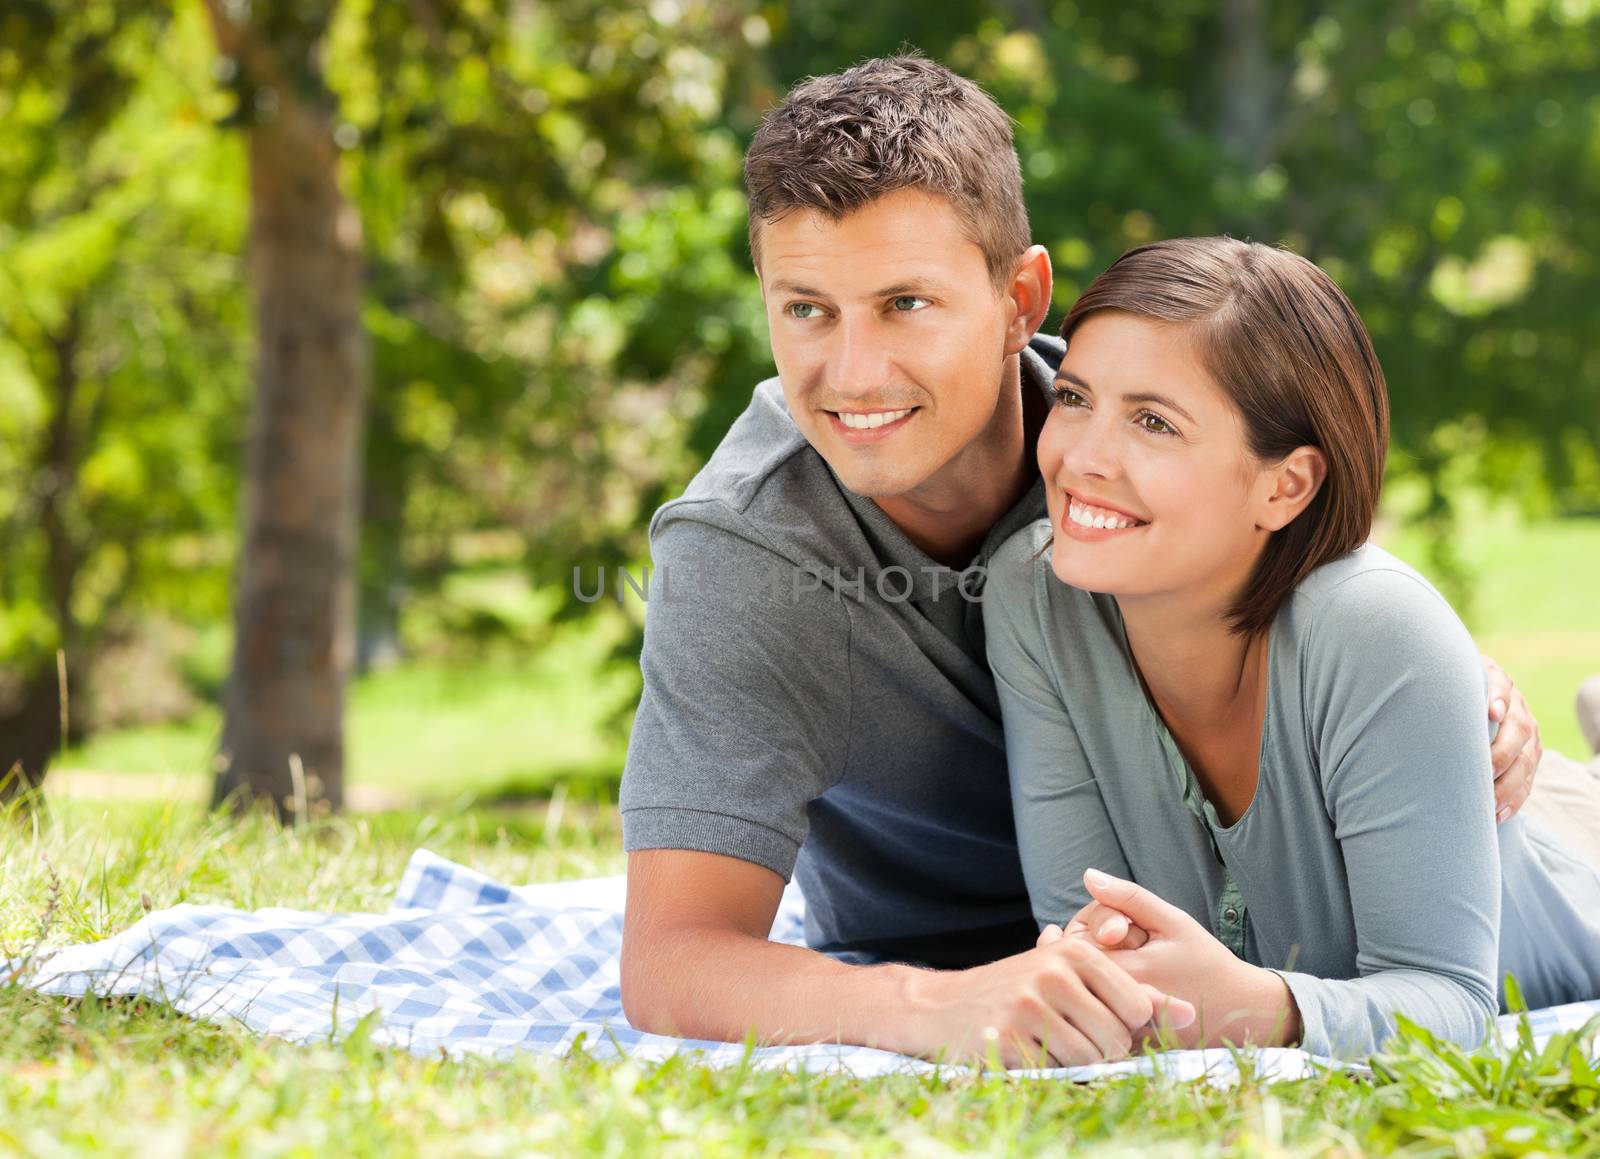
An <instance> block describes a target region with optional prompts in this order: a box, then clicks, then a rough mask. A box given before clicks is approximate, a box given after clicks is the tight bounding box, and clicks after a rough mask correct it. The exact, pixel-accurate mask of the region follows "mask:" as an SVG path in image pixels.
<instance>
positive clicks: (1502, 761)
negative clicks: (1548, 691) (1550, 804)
mask: <svg viewBox="0 0 1600 1159" xmlns="http://www.w3.org/2000/svg"><path fill="white" fill-rule="evenodd" d="M1483 667H1484V671H1485V672H1486V673H1487V674H1488V689H1489V719H1490V720H1492V721H1494V722H1495V723H1496V724H1498V725H1499V726H1500V731H1499V732H1497V733H1495V737H1494V743H1493V744H1492V745H1490V746H1489V757H1490V759H1491V760H1492V761H1493V763H1494V808H1495V814H1494V817H1495V820H1496V821H1501V822H1504V821H1506V820H1507V819H1508V818H1510V817H1511V815H1512V814H1513V813H1515V812H1516V811H1517V810H1519V809H1521V808H1522V806H1523V803H1524V802H1525V801H1527V799H1528V794H1529V793H1531V792H1533V776H1534V772H1535V771H1536V770H1537V769H1538V767H1539V758H1540V757H1542V756H1543V755H1544V746H1543V745H1542V744H1540V743H1539V722H1538V721H1536V720H1534V719H1533V712H1532V711H1531V710H1530V709H1529V708H1528V702H1527V701H1526V700H1524V699H1523V697H1522V693H1521V692H1520V691H1518V689H1517V686H1516V685H1515V684H1513V683H1512V682H1511V677H1509V676H1507V675H1506V674H1505V670H1504V669H1502V668H1501V667H1500V665H1498V664H1496V663H1495V662H1494V661H1493V660H1491V659H1489V657H1487V656H1485V657H1484V658H1483Z"/></svg>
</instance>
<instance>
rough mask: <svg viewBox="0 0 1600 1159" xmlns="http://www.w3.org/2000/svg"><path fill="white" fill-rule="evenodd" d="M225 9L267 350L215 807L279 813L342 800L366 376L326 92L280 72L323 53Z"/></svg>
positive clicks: (223, 33) (223, 42) (350, 228)
mask: <svg viewBox="0 0 1600 1159" xmlns="http://www.w3.org/2000/svg"><path fill="white" fill-rule="evenodd" d="M220 7H221V6H220V5H214V6H212V18H213V25H214V27H215V28H216V29H217V34H218V41H219V45H220V46H221V47H222V49H223V51H224V52H228V53H229V54H230V55H232V56H234V58H235V59H236V60H237V61H238V62H239V65H240V67H241V70H242V71H243V73H244V74H245V76H246V77H247V78H248V79H249V80H250V81H251V83H252V84H253V85H254V86H255V90H254V95H255V98H256V99H255V102H254V104H255V109H256V111H257V119H256V120H255V122H254V124H252V126H251V128H250V132H249V149H250V196H251V213H252V219H251V229H250V273H251V280H252V286H253V289H254V293H255V306H256V330H257V335H256V340H257V349H258V355H257V357H258V364H257V367H256V396H255V403H254V408H253V412H252V415H251V426H250V441H249V448H248V454H247V457H246V458H247V464H246V470H247V481H246V493H245V518H244V543H243V548H242V551H241V554H240V558H239V565H238V573H237V577H236V580H235V593H234V654H233V665H232V669H231V672H230V675H229V678H228V686H227V691H226V693H225V696H224V705H223V708H224V722H223V731H222V743H221V747H220V751H219V754H218V769H219V771H218V774H217V780H216V784H215V788H214V791H213V803H214V804H222V803H224V802H228V803H231V804H232V805H233V806H234V807H235V808H244V807H246V806H248V805H249V804H250V803H251V802H252V801H253V800H260V799H266V800H268V801H270V802H272V805H273V807H274V809H275V810H276V811H277V813H278V814H279V816H285V815H287V814H289V813H292V812H296V811H297V802H299V803H301V804H302V805H303V804H314V803H316V802H318V801H323V802H326V803H327V805H329V806H330V807H332V808H334V809H338V808H340V807H341V806H342V804H343V777H344V699H345V685H346V682H347V680H348V679H349V676H350V671H351V666H352V663H353V655H354V635H355V603H356V590H355V562H356V541H357V522H358V517H359V512H360V509H361V465H362V427H363V422H364V420H365V410H366V397H367V388H368V377H369V363H368V354H367V342H366V334H365V331H364V330H363V327H362V323H361V297H362V281H363V261H362V248H361V247H362V240H361V223H360V220H359V218H358V216H357V213H356V210H355V208H354V207H353V206H352V205H351V204H350V202H349V201H348V200H347V199H346V198H345V196H344V194H343V193H342V191H341V190H340V187H339V180H338V151H337V149H336V147H335V145H334V140H333V131H332V130H333V125H332V117H331V114H330V112H329V109H328V105H329V104H330V103H331V102H329V101H327V100H326V99H322V100H318V99H317V97H318V94H317V93H315V92H312V93H310V94H308V92H307V89H306V88H305V86H303V85H301V84H295V83H289V82H287V81H285V80H284V79H283V78H285V77H286V76H290V75H293V76H295V77H297V78H301V77H304V76H306V75H311V74H313V73H314V72H315V68H314V66H308V65H307V64H306V62H304V61H284V60H279V59H277V58H275V56H274V55H273V54H274V52H276V51H278V49H277V46H275V45H272V44H268V43H264V42H263V40H262V39H261V38H262V37H263V36H264V34H263V33H261V32H260V31H259V30H255V29H250V28H245V27H241V26H239V25H233V24H230V23H228V20H229V18H228V17H227V16H226V15H223V14H221V12H220ZM321 95H322V96H323V97H325V95H326V94H325V93H323V94H321ZM302 773H303V776H302V775H301V774H302Z"/></svg>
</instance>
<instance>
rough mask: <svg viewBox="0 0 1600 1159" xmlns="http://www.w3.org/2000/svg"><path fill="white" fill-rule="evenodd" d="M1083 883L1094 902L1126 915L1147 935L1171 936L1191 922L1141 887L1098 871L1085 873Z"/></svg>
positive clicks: (1174, 908) (1183, 914)
mask: <svg viewBox="0 0 1600 1159" xmlns="http://www.w3.org/2000/svg"><path fill="white" fill-rule="evenodd" d="M1083 884H1084V885H1085V886H1086V887H1087V888H1088V890H1089V894H1090V896H1092V897H1093V898H1094V899H1095V900H1096V901H1098V902H1100V903H1101V904H1102V905H1106V906H1109V907H1110V908H1112V909H1114V910H1117V911H1119V912H1121V913H1123V914H1126V915H1127V917H1128V919H1129V920H1130V921H1131V922H1132V923H1133V924H1134V925H1136V926H1141V927H1143V928H1144V930H1145V931H1146V932H1147V933H1151V934H1159V933H1171V932H1173V931H1175V930H1180V929H1183V928H1185V927H1186V926H1187V925H1189V924H1190V923H1191V922H1192V921H1193V919H1192V918H1190V917H1189V915H1188V914H1186V913H1184V912H1183V910H1181V909H1179V908H1178V907H1177V906H1175V905H1173V904H1172V903H1170V902H1167V901H1164V900H1162V899H1161V898H1159V897H1157V896H1156V895H1155V894H1153V893H1151V892H1150V891H1149V890H1147V889H1145V888H1144V887H1143V886H1142V885H1138V884H1136V883H1134V882H1131V881H1125V880H1124V879H1122V878H1120V877H1112V876H1111V875H1110V874H1109V873H1103V872H1101V871H1100V870H1098V869H1089V870H1085V871H1084V874H1083Z"/></svg>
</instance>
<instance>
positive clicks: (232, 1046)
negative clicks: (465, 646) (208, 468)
mask: <svg viewBox="0 0 1600 1159" xmlns="http://www.w3.org/2000/svg"><path fill="white" fill-rule="evenodd" d="M1389 546H1391V547H1392V548H1393V549H1394V550H1396V551H1397V552H1398V553H1399V554H1401V555H1402V556H1406V557H1409V558H1412V559H1416V560H1420V559H1421V558H1422V551H1421V547H1420V544H1419V541H1418V540H1417V539H1416V537H1414V536H1409V535H1400V536H1398V537H1396V538H1395V540H1394V541H1393V542H1392V543H1390V545H1389ZM1462 550H1463V553H1464V555H1465V556H1466V558H1467V560H1468V562H1469V564H1470V565H1471V566H1473V567H1474V568H1476V569H1477V571H1478V573H1479V577H1480V580H1479V586H1478V588H1477V598H1476V603H1475V626H1476V627H1477V629H1478V632H1479V641H1480V644H1481V645H1482V647H1483V648H1484V649H1485V650H1486V651H1488V652H1490V653H1491V654H1492V655H1494V656H1495V657H1496V658H1497V659H1499V660H1500V661H1501V663H1503V664H1504V665H1505V666H1506V667H1507V668H1508V669H1510V670H1511V671H1512V673H1513V674H1514V675H1515V676H1516V678H1517V680H1518V681H1519V682H1520V684H1521V685H1522V687H1523V688H1524V689H1525V690H1526V692H1527V694H1528V696H1529V698H1530V700H1532V702H1533V704H1534V706H1535V709H1536V711H1537V712H1538V713H1539V715H1540V717H1541V719H1542V721H1543V725H1544V731H1545V736H1546V739H1547V742H1548V743H1549V744H1551V745H1557V746H1561V747H1565V748H1567V749H1569V750H1572V751H1576V750H1577V749H1578V747H1579V741H1578V734H1577V729H1576V727H1575V725H1574V723H1573V720H1572V716H1571V709H1570V703H1571V697H1572V693H1573V690H1574V689H1575V688H1576V685H1577V683H1578V681H1579V680H1580V679H1581V678H1582V677H1583V676H1585V675H1587V674H1588V673H1590V672H1592V671H1595V670H1597V669H1600V616H1597V615H1596V612H1595V609H1594V607H1593V598H1594V597H1593V594H1592V593H1594V592H1595V591H1596V590H1597V585H1596V582H1595V579H1596V577H1597V576H1600V521H1597V522H1576V521H1568V522H1564V523H1546V524H1537V525H1532V526H1521V525H1519V524H1518V523H1517V522H1516V521H1515V520H1514V519H1509V518H1500V519H1498V520H1491V519H1483V520H1479V521H1477V522H1476V523H1475V524H1474V525H1473V526H1471V527H1470V528H1469V529H1468V531H1467V533H1466V535H1465V537H1464V539H1463V541H1462ZM608 643H609V641H608V640H606V639H604V638H603V637H602V636H601V635H600V634H599V633H597V632H595V631H593V630H592V629H589V628H586V627H584V626H581V625H580V626H579V627H577V628H576V629H575V630H567V631H564V632H563V633H562V634H561V635H560V636H559V637H558V642H557V643H556V645H555V646H553V647H552V648H550V649H548V650H546V651H544V652H541V653H539V654H537V655H530V656H528V657H526V659H525V660H520V661H517V662H511V661H507V660H501V661H497V662H494V663H480V664H477V665H472V666H461V665H457V666H444V665H440V664H431V665H412V666H410V667H403V668H399V669H395V670H391V671H388V672H382V673H378V674H375V675H372V676H370V677H367V678H366V679H364V680H362V681H361V682H359V684H358V685H357V687H356V689H355V692H354V696H353V702H352V706H351V712H350V720H349V732H350V761H351V781H352V783H353V785H354V786H356V787H359V786H363V785H368V786H373V785H377V786H386V787H388V788H390V789H393V790H396V791H398V792H399V794H400V795H401V797H402V798H409V799H416V800H426V801H429V802H431V804H429V805H427V806H426V807H425V808H423V809H420V810H415V809H402V810H397V811H393V812H388V813H381V814H373V815H356V816H352V817H349V818H343V819H332V820H325V821H319V822H316V823H314V824H313V826H312V827H311V829H310V830H309V831H306V832H300V833H296V832H294V831H292V830H291V831H285V830H282V829H280V828H278V827H277V826H276V825H273V824H268V823H262V822H260V821H256V820H252V821H249V822H247V823H244V824H241V825H230V824H227V823H224V822H222V821H220V820H216V819H207V818H206V817H205V816H204V815H203V813H202V812H201V810H200V809H199V808H198V807H197V806H196V805H195V804H193V803H192V801H193V798H194V797H195V796H197V795H199V794H200V793H202V792H203V787H204V783H205V781H204V778H205V767H206V764H207V761H208V759H209V755H210V749H211V746H212V745H213V743H214V732H215V728H216V717H215V715H214V714H213V713H207V714H204V715H202V716H201V717H199V718H197V719H195V720H193V721H190V722H187V723H185V724H183V725H179V726H166V727H161V728H143V729H132V730H127V731H124V732H120V733H116V734H112V735H108V736H104V737H100V738H97V739H96V740H95V741H93V742H92V743H91V744H89V745H87V746H85V747H84V748H82V749H80V750H77V751H74V752H71V753H68V754H67V756H66V759H65V760H64V761H63V767H65V768H69V769H70V768H76V769H89V770H99V771H102V772H114V773H115V774H117V775H118V777H120V778H123V779H125V780H127V781H129V782H134V781H137V782H139V783H140V784H141V785H143V786H145V787H146V788H151V787H153V786H155V785H156V784H157V782H158V781H159V779H160V778H159V777H157V776H154V775H155V774H167V775H168V779H169V783H170V784H171V785H182V786H187V798H188V802H189V803H179V802H178V801H177V797H178V796H179V795H182V794H178V793H175V792H173V791H170V790H169V792H168V796H167V800H166V801H165V802H162V801H156V802H139V801H127V800H118V801H112V802H108V803H100V802H96V801H94V800H91V799H85V798H84V797H83V796H82V795H77V794H67V795H64V796H59V797H57V799H56V800H55V802H54V804H53V806H52V809H51V812H50V814H49V816H48V817H47V818H45V819H44V821H43V822H42V824H41V825H40V827H39V828H38V829H37V830H35V829H34V828H33V827H32V826H29V825H16V824H10V823H5V822H0V957H3V956H5V955H7V954H8V953H17V952H20V951H21V950H22V949H23V948H24V947H26V946H30V945H32V944H33V943H34V942H35V940H36V939H38V938H39V936H40V935H41V932H42V934H43V939H44V944H45V945H47V946H48V945H54V944H61V943H65V942H74V941H82V940H86V939H93V938H99V937H103V936H106V935H108V934H110V933H113V932H115V931H117V930H120V929H123V928H125V927H126V926H127V925H129V924H130V923H131V922H133V921H135V920H137V918H138V917H139V916H140V914H141V913H142V912H143V908H142V904H141V900H140V899H141V895H142V894H147V895H148V896H149V898H150V901H151V904H153V905H155V906H168V905H173V904H177V903H179V902H197V903H200V902H215V903H224V904H230V905H238V906H243V907H247V908H254V907H260V906H268V905H286V906H292V907H295V908H302V909H318V910H377V909H382V908H383V907H384V906H385V904H386V903H387V900H388V897H389V895H390V893H391V891H392V890H393V888H394V885H395V883H396V882H397V881H398V878H399V875H400V872H401V870H402V868H403V866H404V864H405V862H406V859H407V858H408V857H409V856H410V854H411V852H412V851H413V850H414V849H416V848H417V847H418V846H421V845H426V846H428V847H430V848H432V849H434V850H436V851H437V852H439V853H442V854H444V855H446V856H449V857H453V858H456V859H458V860H461V861H464V862H467V863H469V864H472V865H474V866H477V867H479V868H481V869H483V870H485V871H487V872H489V873H491V874H494V875H496V876H498V877H500V878H502V879H504V880H509V881H540V880H555V879H560V878H570V877H587V876H594V875H597V874H604V873H615V872H619V871H620V869H621V866H622V853H621V848H620V835H619V831H618V828H617V821H616V816H615V813H614V811H613V810H612V809H611V808H609V807H608V806H605V805H600V806H598V807H596V806H579V807H572V806H570V805H569V806H567V807H564V808H562V809H560V810H559V811H557V810H551V811H549V812H548V813H547V811H546V809H545V807H544V806H543V805H542V804H535V805H531V806H523V807H519V808H509V807H507V808H483V807H478V808H469V807H467V804H466V803H467V801H468V800H470V799H473V798H476V799H478V800H480V801H481V800H492V799H495V798H497V797H507V796H518V795H527V794H531V793H537V792H538V791H540V790H542V789H547V788H548V787H550V786H551V785H552V784H555V783H557V782H561V781H568V782H572V781H573V780H574V778H576V780H577V783H579V784H580V785H581V784H582V783H583V782H584V781H585V780H588V779H590V778H593V777H595V776H596V775H600V776H602V777H604V776H607V775H611V776H614V775H615V772H616V770H617V768H618V767H619V765H620V761H621V747H620V742H619V740H618V738H617V736H616V735H615V734H614V733H612V732H608V731H607V730H606V729H605V727H604V721H605V720H606V718H607V717H608V716H609V715H610V714H611V712H612V711H613V710H614V709H615V708H616V707H617V706H618V705H619V704H620V705H623V706H626V704H627V702H628V700H629V698H630V696H631V695H632V692H631V689H632V686H633V685H632V678H631V677H630V676H629V674H628V673H627V672H625V671H624V672H618V673H615V674H613V675H610V676H607V677H605V678H604V679H599V678H597V677H596V675H595V673H596V671H597V670H598V667H599V661H600V658H601V656H602V655H603V653H604V650H605V648H606V647H607V646H608ZM552 814H553V815H552ZM47 857H48V862H47V861H46V858H47ZM56 882H59V887H55V886H54V884H53V883H56ZM52 896H54V897H55V899H56V900H55V904H54V907H53V908H52V906H51V902H50V899H51V897H52ZM47 913H49V915H50V916H49V922H48V925H47V926H46V927H45V928H44V929H43V930H42V931H41V928H40V927H41V922H42V921H43V919H44V916H45V915H46V914H47ZM0 1028H3V1029H0V1154H9V1153H18V1154H40V1155H44V1154H50V1155H139V1156H143V1155H154V1154H163V1155H165V1154H172V1155H181V1154H195V1155H200V1154H205V1155H211V1154H221V1155H341V1156H342V1155H374V1156H383V1157H384V1159H390V1157H392V1156H402V1155H434V1154H463V1155H484V1156H492V1155H522V1154H548V1155H563V1156H564V1155H618V1156H630V1157H632V1156H637V1155H644V1154H657V1153H664V1154H677V1155H687V1156H694V1157H696V1159H699V1157H701V1156H709V1155H722V1154H751V1153H764V1154H820V1155H852V1156H853V1155H857V1154H861V1155H903V1154H915V1155H946V1154H963V1153H990V1154H992V1153H1013V1152H1014V1153H1021V1154H1035V1153H1041V1154H1042V1153H1056V1154H1061V1153H1067V1152H1074V1153H1088V1154H1094V1155H1141V1156H1142V1155H1163V1154H1165V1155H1188V1154H1197V1153H1198V1154H1241V1153H1242V1154H1261V1155H1308V1156H1309V1155H1317V1156H1325V1155H1354V1154H1361V1153H1372V1152H1403V1153H1409V1154H1417V1155H1452V1154H1461V1155H1469V1154H1470V1155H1498V1154H1533V1153H1542V1154H1549V1155H1560V1154H1600V1080H1596V1079H1595V1078H1593V1077H1592V1075H1591V1072H1590V1070H1589V1069H1588V1064H1587V1063H1586V1062H1585V1061H1584V1060H1583V1057H1582V1055H1583V1054H1584V1053H1588V1054H1589V1055H1590V1056H1591V1057H1592V1055H1593V1052H1594V1050H1595V1046H1594V1044H1593V1043H1588V1044H1586V1045H1585V1046H1584V1047H1583V1048H1582V1050H1580V1051H1579V1052H1576V1053H1574V1052H1567V1053H1566V1054H1564V1055H1563V1057H1561V1058H1558V1059H1546V1060H1544V1061H1543V1062H1541V1063H1538V1064H1533V1063H1532V1060H1530V1059H1526V1058H1524V1059H1523V1060H1521V1062H1518V1063H1516V1064H1514V1065H1513V1066H1511V1067H1509V1068H1508V1067H1507V1066H1506V1065H1505V1064H1504V1063H1503V1062H1502V1061H1501V1060H1499V1059H1497V1058H1495V1057H1493V1056H1490V1055H1485V1054H1479V1055H1476V1056H1468V1055H1467V1054H1464V1053H1462V1052H1457V1051H1453V1050H1444V1051H1442V1052H1440V1051H1435V1050H1432V1049H1428V1048H1424V1047H1420V1046H1417V1045H1416V1044H1414V1043H1413V1044H1411V1046H1410V1047H1409V1048H1408V1049H1409V1052H1410V1053H1409V1056H1408V1057H1407V1058H1406V1059H1404V1060H1403V1061H1400V1062H1397V1063H1395V1064H1394V1065H1393V1067H1392V1068H1391V1069H1390V1070H1389V1071H1388V1072H1385V1073H1384V1074H1382V1076H1381V1077H1380V1078H1379V1079H1378V1080H1377V1081H1368V1080H1364V1079H1359V1078H1350V1077H1346V1076H1344V1075H1340V1074H1334V1075H1329V1076H1325V1077H1322V1078H1319V1079H1314V1080H1307V1081H1301V1082H1294V1083H1283V1084H1276V1085H1273V1086H1262V1085H1259V1084H1255V1083H1245V1084H1244V1085H1242V1086H1240V1087H1237V1088H1235V1089H1218V1088H1214V1087H1210V1086H1206V1085H1199V1084H1179V1083H1174V1082H1171V1081H1167V1080H1152V1079H1144V1078H1125V1079H1118V1080H1111V1081H1105V1082H1101V1083H1097V1084H1094V1085H1090V1086H1074V1085H1071V1084H1066V1083H1060V1082H1048V1081H1047V1082H1037V1081H1014V1080H1009V1079H1007V1078H1004V1077H983V1076H966V1077H959V1076H957V1077H951V1076H945V1077H940V1078H934V1079H929V1078H912V1077H899V1078H888V1079H876V1080H871V1081H856V1080H853V1079H850V1078H848V1077H842V1076H834V1077H827V1078H819V1077H804V1076H790V1075H782V1074H770V1073H767V1074H764V1073H752V1072H749V1071H746V1070H733V1071H712V1070H707V1069H705V1068H703V1067H700V1066H697V1065H694V1064H692V1063H686V1062H675V1063H672V1064H669V1065H667V1066H664V1067H661V1068H638V1067H635V1066H633V1065H631V1064H616V1063H600V1062H596V1061H594V1060H592V1059H588V1058H584V1057H580V1058H577V1059H573V1060H568V1061H564V1062H555V1061H551V1060H548V1059H539V1058H534V1057H526V1056H524V1057H518V1058H515V1059H512V1060H508V1061H499V1062H494V1061H487V1060H474V1059H469V1060H465V1061H459V1062H456V1061H446V1060H441V1059H438V1058H430V1059H419V1058H413V1057H411V1056H408V1055H405V1054H402V1053H399V1052H395V1051H389V1050H380V1049H375V1048H373V1047H371V1046H370V1045H369V1044H368V1043H366V1042H365V1041H363V1040H360V1039H358V1040H356V1041H354V1042H352V1043H348V1044H345V1045H342V1046H338V1045H329V1046H326V1047H296V1046H289V1045H286V1044H284V1043H282V1042H275V1041H270V1040H265V1041H264V1040H259V1039H256V1038H255V1037H253V1036H251V1035H250V1034H248V1033H246V1032H244V1031H242V1030H240V1029H239V1028H237V1027H233V1026H209V1025H205V1024H200V1023H195V1022H191V1021H189V1020H187V1019H184V1018H181V1017H178V1016H176V1015H174V1014H172V1013H171V1012H170V1011H167V1010H165V1009H163V1008H161V1007H159V1006H151V1005H149V1004H147V1003H144V1002H140V1001H115V1002H95V1001H89V1002H84V1003H68V1002H63V1001H59V1000H54V999H42V998H38V997H36V996H34V995H32V994H30V993H28V992H26V991H21V990H18V989H15V988H11V989H6V988H4V987H0ZM1519 1068H1520V1069H1519Z"/></svg>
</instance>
